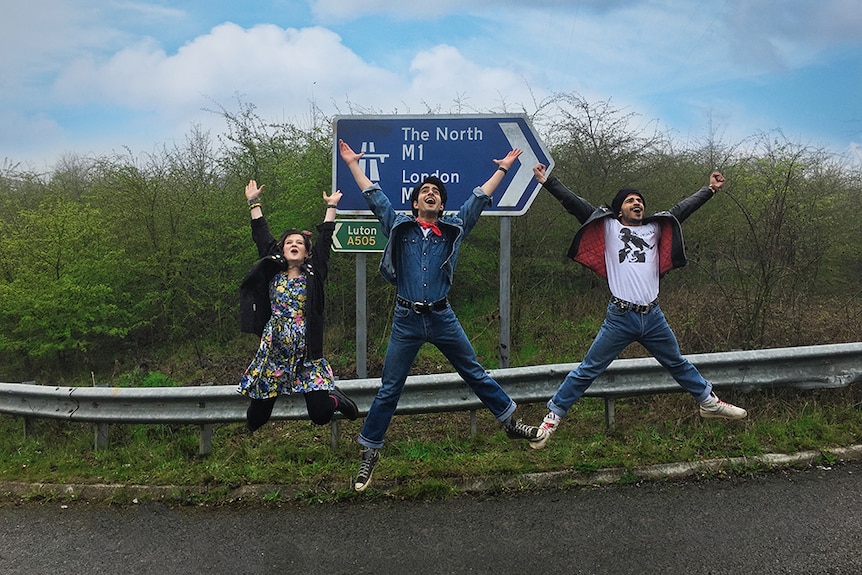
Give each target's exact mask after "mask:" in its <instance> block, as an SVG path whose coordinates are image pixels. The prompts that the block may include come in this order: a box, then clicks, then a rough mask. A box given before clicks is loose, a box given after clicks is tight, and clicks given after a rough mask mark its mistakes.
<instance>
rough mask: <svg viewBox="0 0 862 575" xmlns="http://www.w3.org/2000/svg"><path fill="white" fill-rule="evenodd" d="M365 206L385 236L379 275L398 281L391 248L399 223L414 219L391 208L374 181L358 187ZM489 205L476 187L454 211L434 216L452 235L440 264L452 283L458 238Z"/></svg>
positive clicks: (489, 198)
mask: <svg viewBox="0 0 862 575" xmlns="http://www.w3.org/2000/svg"><path fill="white" fill-rule="evenodd" d="M362 195H363V196H364V197H365V201H366V202H367V203H368V207H369V208H371V211H372V212H374V215H375V216H377V219H378V220H379V221H380V225H381V228H382V231H383V235H385V236H386V237H387V238H389V241H388V242H387V243H386V247H385V248H384V250H383V257H382V258H381V259H380V275H382V276H383V279H385V280H386V281H388V282H389V283H391V284H393V285H395V286H397V285H398V270H397V269H395V262H396V261H397V258H396V256H395V254H393V252H394V251H395V250H396V249H397V247H393V246H397V245H398V242H397V241H395V240H397V238H398V236H399V233H400V231H401V230H402V229H403V228H402V226H404V225H405V224H412V223H415V222H416V217H415V216H413V215H411V214H405V213H399V212H396V211H395V210H394V209H393V208H392V203H391V202H390V201H389V198H387V197H386V194H384V193H383V192H382V191H381V189H380V186H379V185H378V184H372V185H371V186H369V187H368V188H366V189H365V190H363V191H362ZM490 205H491V197H490V196H488V195H487V194H485V192H483V191H482V188H480V187H476V188H475V189H474V190H473V194H472V195H471V196H470V197H469V198H467V200H466V201H465V202H464V205H462V206H461V208H460V209H459V210H458V212H457V213H447V214H444V215H443V217H442V218H440V219H439V220H437V224H438V225H439V226H440V230H441V231H442V232H443V233H444V234H447V235H448V236H449V237H450V238H452V243H451V245H452V248H451V250H450V252H449V254H448V256H447V257H446V259H445V260H444V261H443V263H442V265H441V266H440V269H441V271H442V272H443V275H444V278H445V279H446V281H448V283H449V285H452V280H453V278H454V276H455V266H456V265H457V263H458V253H459V252H460V249H461V241H462V240H463V239H464V238H466V237H467V235H468V234H469V233H470V231H471V230H472V229H473V227H474V226H475V225H476V224H477V223H478V222H479V217H480V216H481V214H482V210H484V209H485V207H486V206H490Z"/></svg>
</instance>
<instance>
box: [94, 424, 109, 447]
mask: <svg viewBox="0 0 862 575" xmlns="http://www.w3.org/2000/svg"><path fill="white" fill-rule="evenodd" d="M95 428H96V432H95V450H96V451H99V450H100V449H105V448H106V447H108V429H109V426H108V424H107V423H97V424H96V425H95Z"/></svg>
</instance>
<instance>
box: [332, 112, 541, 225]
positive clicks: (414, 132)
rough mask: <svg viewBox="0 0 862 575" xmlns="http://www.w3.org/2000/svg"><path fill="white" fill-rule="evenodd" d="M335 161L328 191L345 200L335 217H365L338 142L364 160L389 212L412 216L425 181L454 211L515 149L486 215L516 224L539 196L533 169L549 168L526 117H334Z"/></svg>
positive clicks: (364, 165)
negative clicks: (436, 184) (437, 182)
mask: <svg viewBox="0 0 862 575" xmlns="http://www.w3.org/2000/svg"><path fill="white" fill-rule="evenodd" d="M334 124H335V139H334V142H333V152H332V155H333V158H332V160H333V161H332V189H333V191H334V190H336V189H339V190H341V191H342V192H343V193H344V196H343V197H342V199H341V202H340V203H339V205H338V213H339V214H356V215H368V214H371V211H370V210H369V209H368V205H367V204H366V203H365V200H364V199H363V198H362V194H360V193H359V189H358V188H357V186H356V182H355V181H354V179H353V176H352V175H351V174H350V170H348V169H347V166H346V165H345V164H344V162H343V161H342V160H341V156H340V154H339V152H338V140H344V141H345V142H347V143H348V144H349V145H350V147H351V148H353V149H354V150H355V151H357V152H364V153H365V155H364V156H363V158H362V159H361V160H360V165H361V166H362V168H363V169H364V170H365V174H366V175H367V176H368V177H369V179H371V181H372V182H378V183H380V187H381V188H382V189H383V192H384V193H385V194H386V195H387V196H388V197H389V199H390V201H391V202H392V206H393V207H394V208H395V209H396V210H398V211H410V208H411V206H410V193H411V191H412V190H413V188H414V187H415V186H416V185H417V184H419V183H420V182H422V180H423V179H424V178H425V176H428V175H433V176H437V177H438V178H440V179H441V180H442V181H443V183H444V184H445V185H446V193H447V195H448V200H447V202H446V210H447V211H450V210H457V209H458V208H460V207H461V204H463V203H464V201H465V200H466V199H467V198H468V197H469V195H470V194H472V193H473V189H474V188H475V187H476V186H481V185H482V184H484V183H485V182H486V181H487V180H488V178H489V177H491V175H492V174H493V173H494V170H495V169H496V164H494V162H493V161H492V160H495V159H496V160H500V159H502V158H504V157H505V156H506V154H508V153H509V151H510V150H512V149H513V148H520V149H521V150H523V153H522V154H521V156H520V158H518V160H516V161H515V163H514V164H513V165H512V168H511V169H510V170H509V172H508V173H507V174H506V176H505V177H504V178H503V181H502V182H501V183H500V185H499V186H498V187H497V189H496V190H495V191H494V195H493V202H492V204H491V206H489V207H488V208H485V211H484V212H482V213H483V215H496V216H520V215H522V214H524V213H525V212H526V211H527V209H528V208H529V207H530V204H531V203H532V202H533V199H534V198H535V197H536V194H537V193H538V192H539V189H540V188H541V185H540V184H539V183H538V182H537V181H536V179H535V178H534V177H533V166H534V165H536V163H538V162H541V163H543V164H545V165H546V166H548V172H549V173H550V171H551V169H552V168H553V166H554V161H553V159H552V158H551V156H550V154H549V153H548V151H547V150H546V149H545V145H544V143H543V142H542V141H541V140H540V139H539V136H538V135H537V134H536V133H535V131H534V130H533V127H532V125H531V124H530V122H529V121H528V120H527V117H526V116H525V115H523V114H504V115H497V114H495V115H487V114H481V115H460V114H459V115H449V116H440V115H423V116H416V115H389V116H336V118H335V120H334Z"/></svg>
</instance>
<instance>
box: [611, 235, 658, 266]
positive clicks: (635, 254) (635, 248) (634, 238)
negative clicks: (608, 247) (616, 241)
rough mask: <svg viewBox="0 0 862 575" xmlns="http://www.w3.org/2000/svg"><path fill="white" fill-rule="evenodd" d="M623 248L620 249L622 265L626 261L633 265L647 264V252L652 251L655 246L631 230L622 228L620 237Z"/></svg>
mask: <svg viewBox="0 0 862 575" xmlns="http://www.w3.org/2000/svg"><path fill="white" fill-rule="evenodd" d="M619 238H620V241H621V242H622V243H623V247H622V248H620V252H619V254H620V263H623V262H625V261H628V262H632V263H641V264H642V263H645V262H646V250H651V249H653V247H655V246H651V245H650V244H649V243H648V242H647V241H646V240H645V239H643V238H642V237H640V236H639V235H637V234H636V233H635V232H633V231H632V230H631V229H629V228H622V229H621V230H620V235H619Z"/></svg>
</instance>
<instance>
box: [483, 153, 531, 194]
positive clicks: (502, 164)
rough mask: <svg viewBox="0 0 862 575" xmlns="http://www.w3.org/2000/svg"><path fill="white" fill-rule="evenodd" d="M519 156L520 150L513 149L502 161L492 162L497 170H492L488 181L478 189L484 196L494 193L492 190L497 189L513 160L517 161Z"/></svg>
mask: <svg viewBox="0 0 862 575" xmlns="http://www.w3.org/2000/svg"><path fill="white" fill-rule="evenodd" d="M520 155H521V150H520V149H519V148H515V149H513V150H512V151H510V152H509V153H508V154H506V157H505V158H503V159H502V160H492V161H493V162H494V163H495V164H497V169H496V170H494V173H493V174H491V177H490V178H488V181H487V182H485V183H484V184H482V185H481V186H480V187H481V188H482V191H483V192H485V195H486V196H490V195H491V194H493V193H494V190H496V189H497V186H499V185H500V182H502V181H503V178H504V177H506V172H508V171H509V169H510V168H511V167H512V164H514V163H515V160H517V159H518V156H520Z"/></svg>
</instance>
